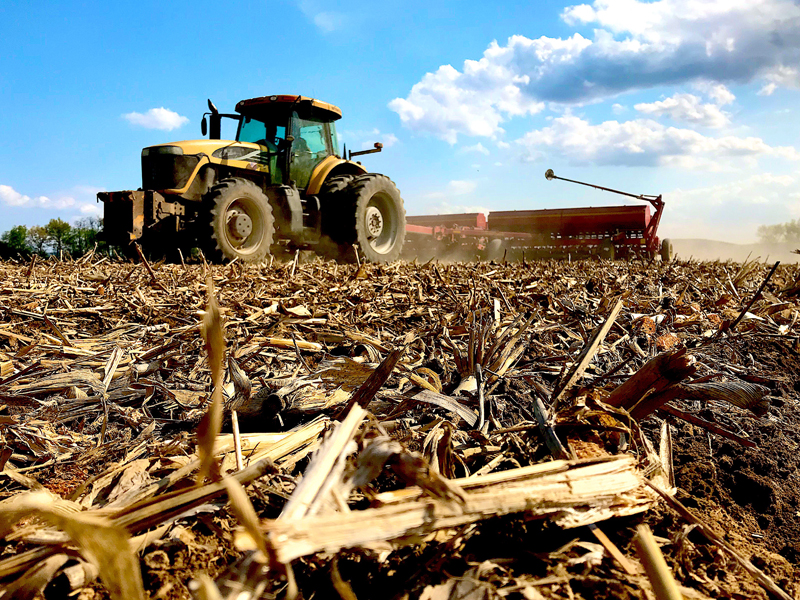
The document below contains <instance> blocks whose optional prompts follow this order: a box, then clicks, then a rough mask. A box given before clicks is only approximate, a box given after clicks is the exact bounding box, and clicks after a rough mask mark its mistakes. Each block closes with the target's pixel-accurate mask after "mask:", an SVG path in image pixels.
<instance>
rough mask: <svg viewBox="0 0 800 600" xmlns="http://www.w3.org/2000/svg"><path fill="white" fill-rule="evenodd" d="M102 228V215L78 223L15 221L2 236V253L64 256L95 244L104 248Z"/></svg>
mask: <svg viewBox="0 0 800 600" xmlns="http://www.w3.org/2000/svg"><path fill="white" fill-rule="evenodd" d="M102 231H103V220H102V219H101V218H99V217H86V218H84V219H80V220H78V221H77V222H76V223H75V225H70V224H69V223H67V222H66V221H64V220H63V219H50V221H49V222H48V223H47V225H34V226H32V227H26V226H25V225H15V226H14V227H12V228H11V229H9V230H8V231H6V232H5V233H3V235H2V236H0V256H2V257H3V258H14V257H17V256H30V255H31V254H39V255H41V256H48V255H51V254H54V255H56V256H62V255H63V254H64V253H67V254H69V255H70V256H73V257H77V256H82V255H83V254H86V253H87V252H89V251H90V250H92V249H93V248H95V244H97V249H98V250H101V251H103V250H105V249H106V248H107V246H106V244H105V243H104V242H103V241H102V240H101V239H100V233H101V232H102Z"/></svg>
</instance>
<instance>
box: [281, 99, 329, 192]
mask: <svg viewBox="0 0 800 600" xmlns="http://www.w3.org/2000/svg"><path fill="white" fill-rule="evenodd" d="M292 135H293V136H294V142H292V150H291V151H292V156H291V163H290V164H291V179H294V181H295V185H297V187H298V189H301V190H304V189H306V188H307V187H308V181H309V179H311V173H312V171H313V170H314V168H315V167H316V166H317V165H318V164H319V163H321V162H322V161H323V160H325V159H326V158H327V157H328V156H329V155H331V154H333V153H334V152H333V147H332V143H331V131H330V125H329V124H328V123H327V122H325V121H319V120H315V119H301V118H299V117H298V116H297V113H294V114H293V115H292Z"/></svg>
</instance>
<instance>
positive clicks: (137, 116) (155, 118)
mask: <svg viewBox="0 0 800 600" xmlns="http://www.w3.org/2000/svg"><path fill="white" fill-rule="evenodd" d="M122 118H123V119H125V120H126V121H128V123H130V124H131V125H136V126H138V127H144V128H145V129H161V130H162V131H172V130H173V129H178V128H179V127H183V126H184V125H186V124H187V123H188V122H189V119H188V118H186V117H183V116H181V115H179V114H178V113H176V112H174V111H172V110H169V109H168V108H164V107H163V106H162V107H161V108H151V109H150V110H148V111H147V112H146V113H138V112H131V113H126V114H124V115H122Z"/></svg>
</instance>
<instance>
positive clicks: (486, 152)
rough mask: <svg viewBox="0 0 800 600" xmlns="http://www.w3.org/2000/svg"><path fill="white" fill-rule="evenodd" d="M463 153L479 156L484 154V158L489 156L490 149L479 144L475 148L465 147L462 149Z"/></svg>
mask: <svg viewBox="0 0 800 600" xmlns="http://www.w3.org/2000/svg"><path fill="white" fill-rule="evenodd" d="M461 151H462V152H476V153H478V154H483V155H484V156H489V149H488V148H486V147H485V146H484V145H483V144H481V143H480V142H478V143H477V144H475V145H474V146H464V147H463V148H462V149H461Z"/></svg>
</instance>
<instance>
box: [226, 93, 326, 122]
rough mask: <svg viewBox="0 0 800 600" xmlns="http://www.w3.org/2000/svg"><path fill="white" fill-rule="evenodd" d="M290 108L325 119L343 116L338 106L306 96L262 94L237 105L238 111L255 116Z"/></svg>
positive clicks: (307, 115) (298, 112) (305, 114)
mask: <svg viewBox="0 0 800 600" xmlns="http://www.w3.org/2000/svg"><path fill="white" fill-rule="evenodd" d="M289 109H292V110H296V111H297V114H299V115H300V116H301V117H305V118H307V117H316V118H318V119H322V120H323V121H336V120H337V119H341V118H342V111H341V109H340V108H339V107H338V106H334V105H333V104H328V103H327V102H322V101H321V100H315V99H314V98H308V97H306V96H290V95H281V96H261V97H260V98H250V99H248V100H242V101H240V102H239V103H238V104H237V105H236V111H237V112H239V113H242V114H244V115H248V116H252V117H255V118H258V117H259V115H263V114H274V113H275V112H280V111H283V110H289Z"/></svg>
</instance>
